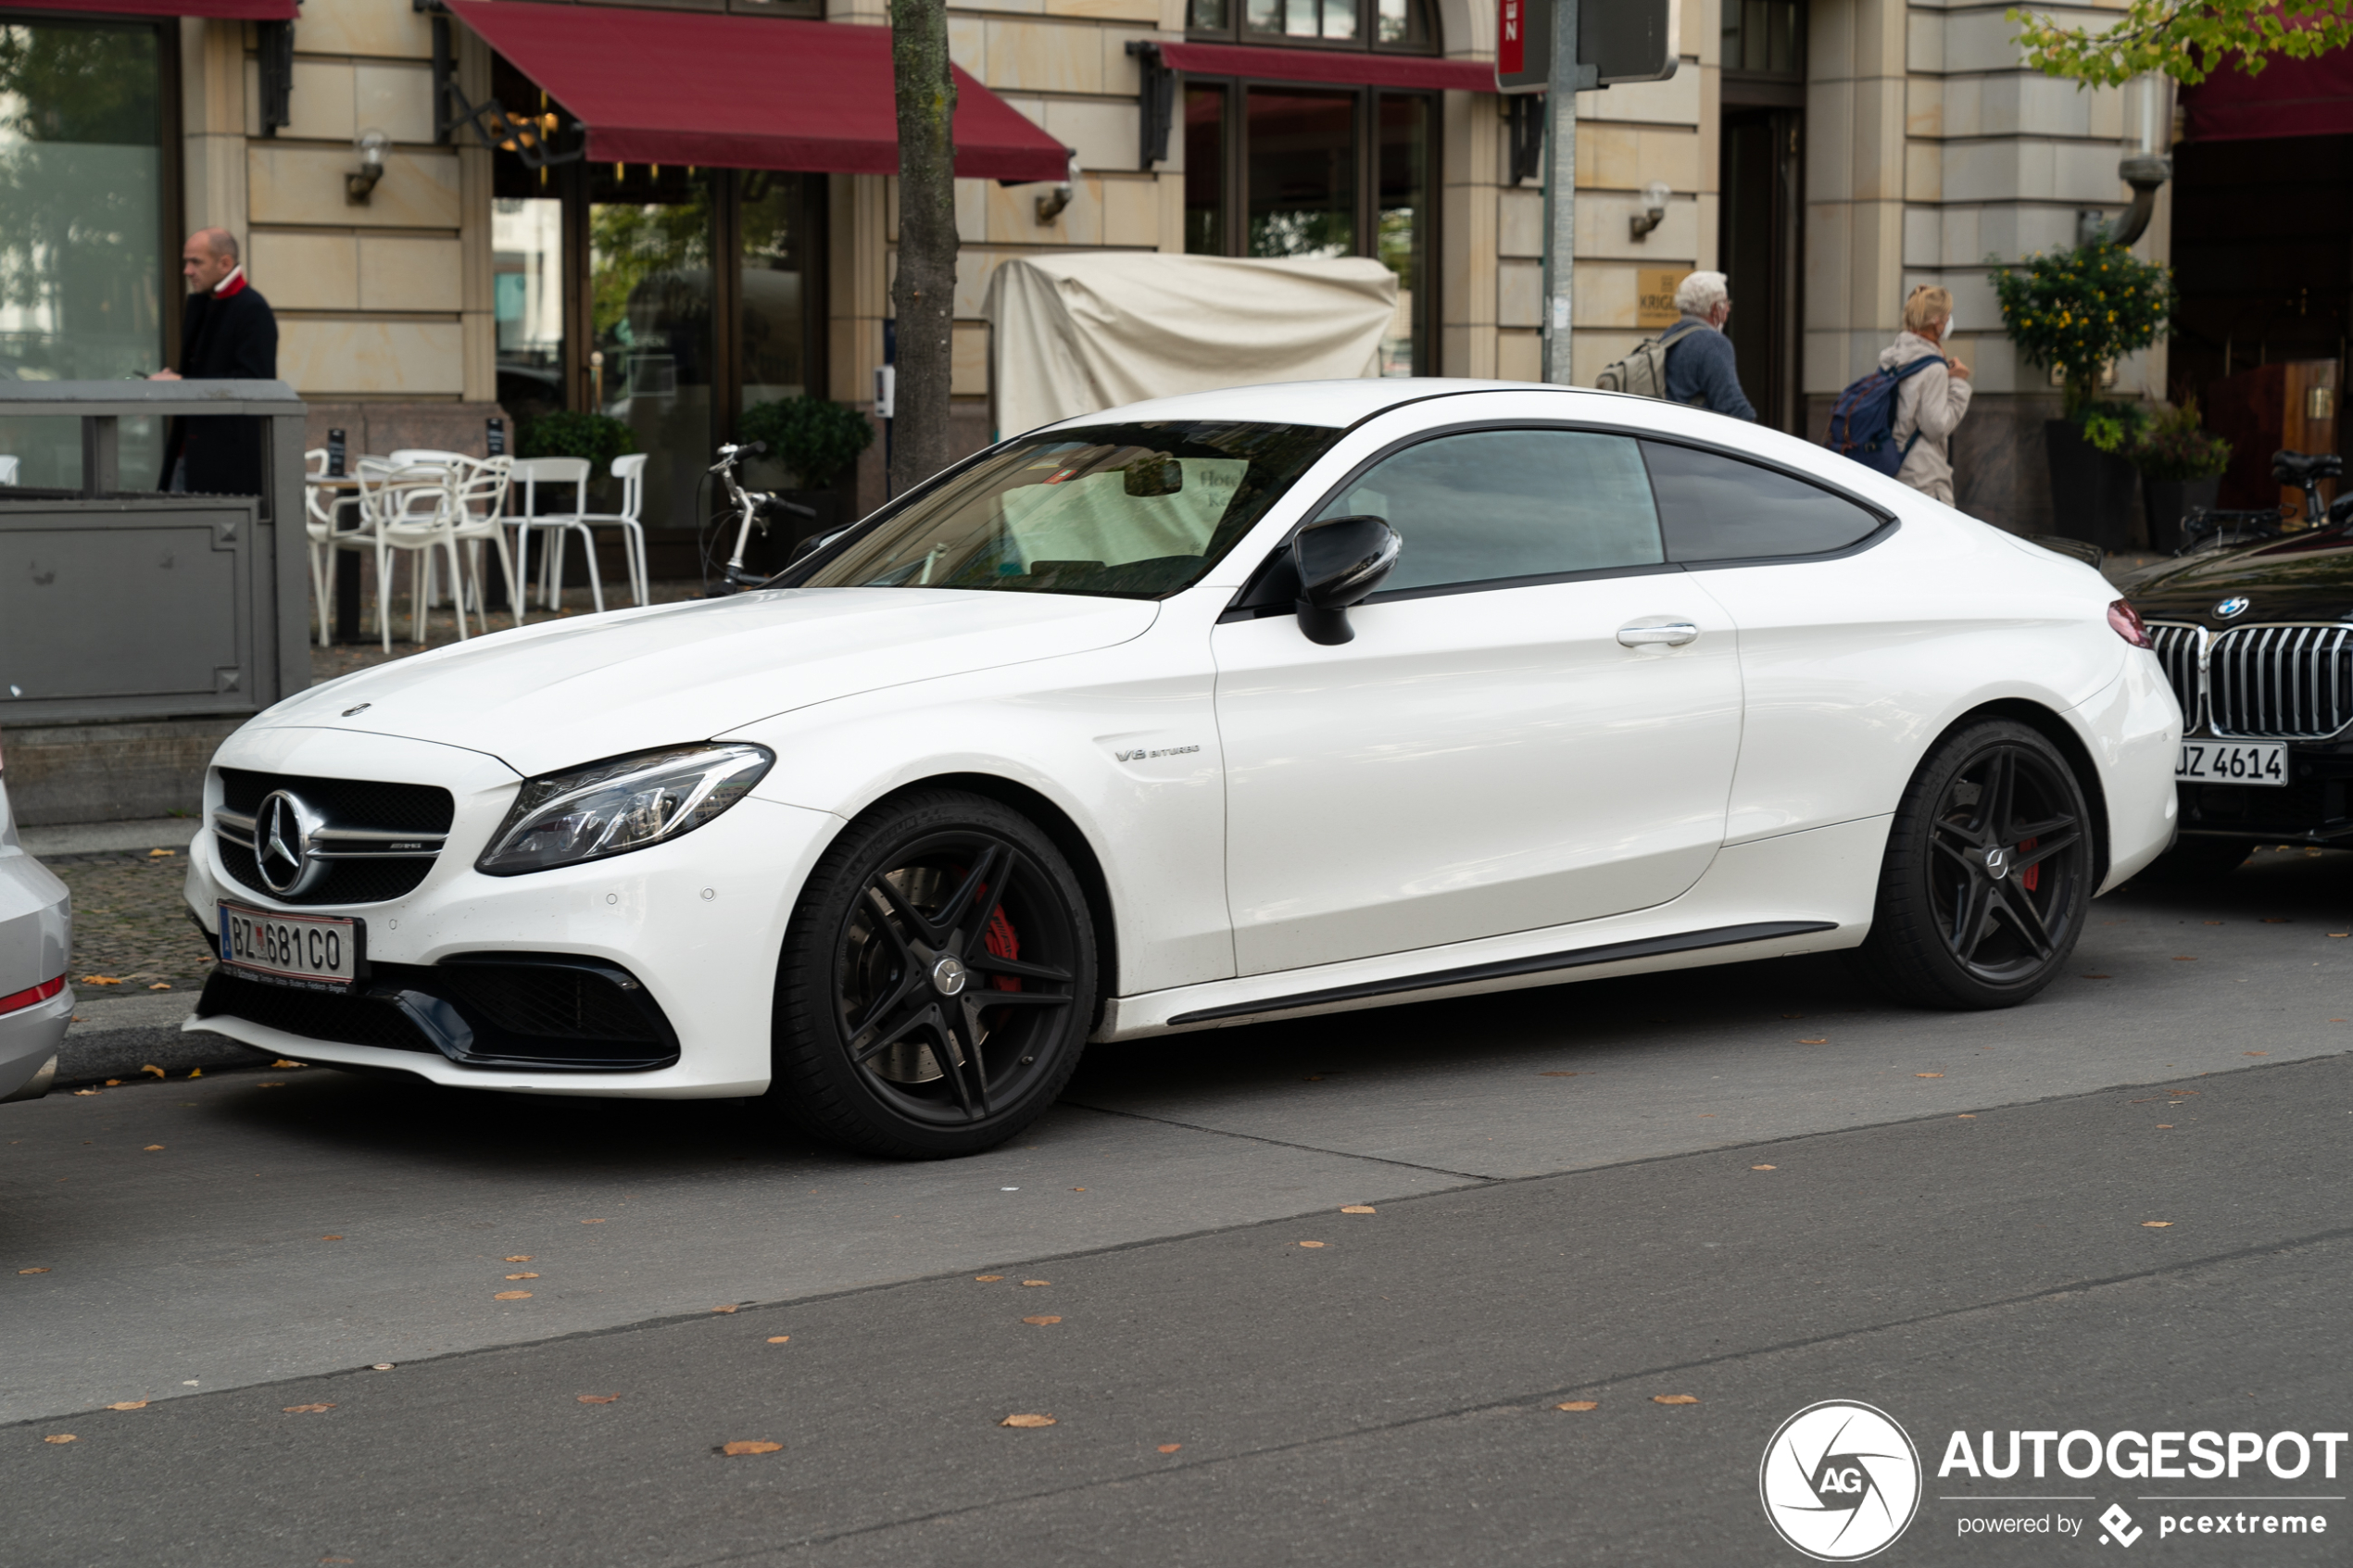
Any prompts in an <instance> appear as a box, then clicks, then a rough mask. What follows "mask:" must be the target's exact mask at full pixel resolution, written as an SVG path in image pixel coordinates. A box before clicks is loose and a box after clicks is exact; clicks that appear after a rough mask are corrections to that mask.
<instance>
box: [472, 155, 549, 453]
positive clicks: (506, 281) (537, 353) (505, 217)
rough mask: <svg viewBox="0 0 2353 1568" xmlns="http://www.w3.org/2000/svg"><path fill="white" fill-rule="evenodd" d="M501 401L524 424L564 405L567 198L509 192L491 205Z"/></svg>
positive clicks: (499, 393) (494, 306) (495, 314)
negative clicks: (515, 194) (509, 194)
mask: <svg viewBox="0 0 2353 1568" xmlns="http://www.w3.org/2000/svg"><path fill="white" fill-rule="evenodd" d="M490 252H491V264H490V267H491V303H492V307H493V315H494V317H495V319H496V320H497V324H498V401H499V403H500V404H501V405H502V406H504V408H506V410H507V412H508V413H509V414H510V415H511V416H513V418H514V419H515V420H517V422H518V423H521V422H527V421H529V420H535V419H537V418H538V417H539V416H540V415H542V414H545V413H548V412H551V411H552V410H554V409H558V408H562V407H563V406H564V271H563V265H564V204H563V203H562V201H560V199H558V198H556V197H554V196H507V195H501V196H498V197H497V198H496V199H494V200H493V201H492V203H491V207H490Z"/></svg>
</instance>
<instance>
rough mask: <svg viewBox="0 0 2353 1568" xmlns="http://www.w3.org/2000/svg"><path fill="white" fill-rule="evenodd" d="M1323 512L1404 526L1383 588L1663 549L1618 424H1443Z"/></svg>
mask: <svg viewBox="0 0 2353 1568" xmlns="http://www.w3.org/2000/svg"><path fill="white" fill-rule="evenodd" d="M1321 515H1322V516H1324V517H1353V516H1365V515H1369V516H1372V517H1379V518H1386V519H1388V520H1389V525H1390V527H1391V528H1394V529H1396V530H1397V532H1398V533H1399V534H1400V535H1402V536H1403V539H1404V541H1405V548H1404V551H1403V553H1402V554H1401V555H1400V556H1399V557H1398V559H1397V566H1396V569H1395V570H1394V571H1391V572H1390V575H1389V581H1388V582H1387V583H1383V584H1382V585H1381V591H1382V592H1383V593H1390V592H1393V591H1395V590H1397V589H1400V588H1435V587H1441V586H1443V585H1445V584H1447V583H1486V582H1491V581H1494V580H1496V579H1499V578H1513V577H1550V576H1554V575H1555V574H1557V573H1561V572H1567V571H1604V570H1607V569H1609V568H1612V567H1624V566H1649V565H1656V564H1657V563H1658V562H1660V561H1663V560H1665V559H1666V558H1667V557H1666V552H1665V549H1664V548H1663V546H1661V544H1660V542H1659V533H1658V513H1657V509H1656V508H1655V507H1654V506H1653V505H1652V503H1651V487H1650V481H1649V480H1648V479H1647V478H1646V477H1645V476H1644V474H1643V472H1642V454H1641V453H1640V452H1639V451H1637V450H1636V448H1635V445H1634V443H1633V442H1632V441H1631V440H1630V439H1629V438H1627V437H1625V436H1618V435H1592V434H1588V433H1584V432H1581V431H1567V430H1490V431H1476V432H1472V433H1467V434H1463V435H1442V436H1440V437H1439V438H1438V439H1436V440H1434V441H1425V442H1423V443H1422V444H1421V445H1418V446H1408V447H1406V448H1405V449H1404V450H1403V451H1402V452H1399V453H1397V454H1395V455H1394V456H1392V457H1390V458H1383V459H1382V460H1381V461H1380V462H1379V463H1378V464H1376V465H1375V466H1374V467H1373V468H1371V469H1369V470H1366V471H1365V473H1364V474H1362V475H1361V476H1359V477H1358V478H1357V479H1356V480H1355V481H1353V483H1350V484H1349V486H1348V487H1347V488H1346V489H1345V490H1343V491H1341V492H1340V495H1337V496H1335V497H1334V498H1333V500H1332V502H1331V504H1330V505H1328V506H1327V507H1326V508H1324V510H1323V512H1322V514H1321Z"/></svg>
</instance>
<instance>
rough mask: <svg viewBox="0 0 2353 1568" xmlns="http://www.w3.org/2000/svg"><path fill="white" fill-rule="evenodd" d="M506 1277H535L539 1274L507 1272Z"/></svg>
mask: <svg viewBox="0 0 2353 1568" xmlns="http://www.w3.org/2000/svg"><path fill="white" fill-rule="evenodd" d="M507 1277H508V1278H509V1279H537V1278H538V1277H539V1276H538V1275H537V1274H531V1273H523V1274H509V1275H508V1276H507Z"/></svg>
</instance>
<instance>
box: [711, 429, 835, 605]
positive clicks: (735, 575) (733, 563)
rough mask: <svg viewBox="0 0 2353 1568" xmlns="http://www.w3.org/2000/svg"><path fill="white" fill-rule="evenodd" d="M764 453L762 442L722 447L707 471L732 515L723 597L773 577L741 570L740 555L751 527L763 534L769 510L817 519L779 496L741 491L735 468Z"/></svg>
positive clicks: (811, 509) (808, 510) (809, 509)
mask: <svg viewBox="0 0 2353 1568" xmlns="http://www.w3.org/2000/svg"><path fill="white" fill-rule="evenodd" d="M767 450H768V444H767V443H766V442H764V441H748V442H745V443H743V444H742V445H723V446H721V447H720V448H719V461H717V462H716V463H713V464H712V465H711V472H712V473H714V474H716V475H718V476H719V480H720V483H723V484H724V485H726V487H727V495H728V500H729V503H730V504H731V505H732V506H734V508H736V553H735V554H734V555H732V556H730V557H728V558H727V570H726V572H725V574H724V577H725V582H724V587H723V588H722V589H721V591H722V592H723V593H734V592H736V590H738V589H743V588H757V587H759V586H760V585H761V583H765V582H767V581H768V577H769V575H773V574H763V573H761V572H755V571H745V570H744V551H745V549H746V548H748V547H749V546H750V544H751V530H752V524H753V523H755V522H757V523H758V524H759V525H760V532H761V533H767V532H768V518H767V516H766V514H767V513H768V512H769V511H770V510H771V509H772V508H773V509H774V510H778V511H786V512H793V513H796V514H798V515H799V516H801V517H804V518H807V519H809V520H810V521H812V522H814V521H816V519H817V509H816V508H814V507H804V506H802V505H801V504H800V503H799V501H787V500H786V499H785V498H784V497H783V496H782V495H775V494H774V493H773V492H771V491H766V490H746V489H745V488H744V487H743V483H742V482H741V481H739V480H738V479H737V478H736V465H737V464H738V463H739V462H740V461H741V460H742V459H744V458H757V457H759V456H760V455H761V454H762V453H764V452H766V451H767ZM706 559H707V558H706Z"/></svg>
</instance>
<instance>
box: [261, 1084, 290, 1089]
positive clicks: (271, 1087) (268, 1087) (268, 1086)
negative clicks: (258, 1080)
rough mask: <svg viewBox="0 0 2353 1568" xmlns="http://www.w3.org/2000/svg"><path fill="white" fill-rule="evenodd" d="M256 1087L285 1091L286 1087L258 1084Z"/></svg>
mask: <svg viewBox="0 0 2353 1568" xmlns="http://www.w3.org/2000/svg"><path fill="white" fill-rule="evenodd" d="M254 1087H255V1088H257V1089H283V1088H284V1087H285V1085H283V1084H256V1085H254Z"/></svg>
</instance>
